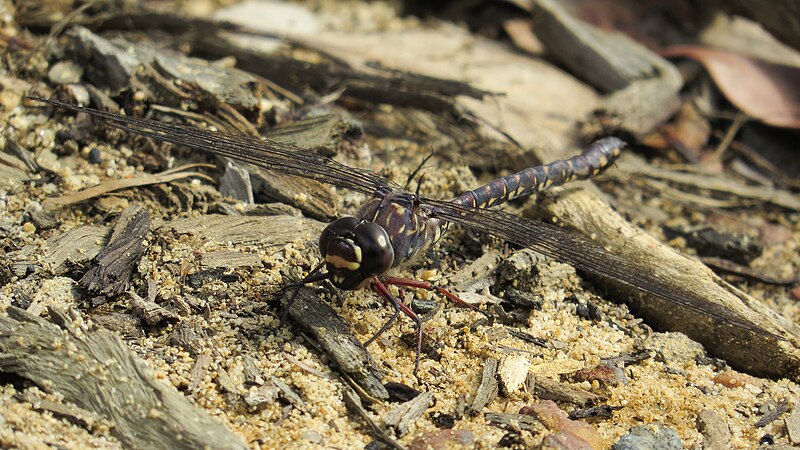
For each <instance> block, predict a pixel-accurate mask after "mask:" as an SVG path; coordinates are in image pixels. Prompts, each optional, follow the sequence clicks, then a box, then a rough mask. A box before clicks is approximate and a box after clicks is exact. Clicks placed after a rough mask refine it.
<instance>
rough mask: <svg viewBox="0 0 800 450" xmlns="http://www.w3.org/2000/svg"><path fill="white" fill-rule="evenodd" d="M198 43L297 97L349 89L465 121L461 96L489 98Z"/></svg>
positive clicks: (216, 42) (216, 41) (460, 88)
mask: <svg viewBox="0 0 800 450" xmlns="http://www.w3.org/2000/svg"><path fill="white" fill-rule="evenodd" d="M194 38H195V40H194V42H193V44H194V51H195V52H196V53H197V54H198V55H201V56H203V57H206V58H209V59H217V58H221V57H234V58H236V62H237V65H238V66H239V67H240V68H242V69H243V70H247V71H249V72H251V73H254V74H257V75H260V76H262V77H264V78H266V79H268V80H270V81H272V82H274V83H276V84H278V85H280V86H282V87H284V88H287V89H290V90H292V91H294V92H303V91H304V90H306V89H308V88H311V89H312V90H314V91H316V92H331V91H333V90H336V89H337V88H339V89H341V88H345V91H344V93H343V95H344V96H347V97H350V98H354V99H357V100H362V101H366V102H368V103H370V104H375V103H386V104H391V105H395V106H409V107H414V108H417V109H424V110H427V111H432V112H436V113H447V114H451V115H453V116H454V117H460V116H461V113H460V111H459V108H458V107H457V105H456V104H455V102H454V97H455V96H456V95H466V96H470V97H473V98H481V97H483V96H484V95H487V94H488V93H487V92H484V91H481V90H479V89H475V88H473V87H471V86H469V85H468V84H466V83H459V82H453V81H450V80H440V79H435V78H431V77H419V76H413V77H412V76H408V75H407V74H401V73H395V74H390V75H386V74H383V73H379V72H378V71H371V72H366V71H363V70H358V69H354V68H352V67H350V66H349V65H347V64H345V63H344V62H342V61H340V60H338V59H335V58H334V60H332V61H324V62H309V61H307V60H299V59H294V58H292V57H289V56H286V55H282V54H275V55H272V54H266V53H264V52H260V51H255V50H252V49H250V48H245V47H241V46H239V45H237V44H236V43H235V42H233V41H231V40H227V39H225V38H224V37H222V36H204V35H196V36H194ZM304 44H305V45H311V46H313V44H309V43H304ZM433 80H436V81H433ZM454 87H456V88H455V89H454Z"/></svg>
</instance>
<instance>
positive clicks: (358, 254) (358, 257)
mask: <svg viewBox="0 0 800 450" xmlns="http://www.w3.org/2000/svg"><path fill="white" fill-rule="evenodd" d="M353 252H354V253H355V256H356V262H357V263H359V264H360V263H361V247H353Z"/></svg>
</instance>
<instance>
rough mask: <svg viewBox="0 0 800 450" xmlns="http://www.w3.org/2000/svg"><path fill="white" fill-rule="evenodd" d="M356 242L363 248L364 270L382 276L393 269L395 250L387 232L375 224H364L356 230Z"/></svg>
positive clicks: (362, 264)
mask: <svg viewBox="0 0 800 450" xmlns="http://www.w3.org/2000/svg"><path fill="white" fill-rule="evenodd" d="M355 233H356V242H358V245H359V246H360V247H361V256H362V263H361V266H362V270H363V271H364V272H366V273H368V274H370V275H380V274H382V273H384V272H386V271H387V270H389V269H390V268H391V267H392V264H393V263H394V248H393V247H392V242H391V241H390V240H389V235H388V234H387V233H386V230H384V229H383V227H381V226H380V225H378V224H376V223H373V222H363V223H361V224H360V225H358V226H357V227H356V229H355Z"/></svg>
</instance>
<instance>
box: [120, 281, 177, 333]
mask: <svg viewBox="0 0 800 450" xmlns="http://www.w3.org/2000/svg"><path fill="white" fill-rule="evenodd" d="M157 288H158V285H157V284H156V281H155V280H147V298H146V299H145V298H142V297H140V296H139V294H137V293H136V292H135V291H134V290H133V289H130V290H129V291H128V295H130V297H131V309H132V310H133V313H134V314H135V315H136V316H137V317H139V318H140V319H142V320H143V321H144V323H146V324H147V325H150V326H155V325H159V324H161V323H163V322H175V321H177V320H178V315H177V314H175V313H173V312H172V311H168V310H167V309H165V308H164V307H162V306H160V305H158V304H157V303H156V301H155V300H156V295H158V289H157Z"/></svg>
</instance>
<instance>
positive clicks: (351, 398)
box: [343, 388, 403, 450]
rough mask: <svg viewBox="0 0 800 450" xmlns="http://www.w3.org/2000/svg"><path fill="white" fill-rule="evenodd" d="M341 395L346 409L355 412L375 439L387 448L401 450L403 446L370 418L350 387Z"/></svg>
mask: <svg viewBox="0 0 800 450" xmlns="http://www.w3.org/2000/svg"><path fill="white" fill-rule="evenodd" d="M343 396H344V404H345V406H347V409H348V410H349V411H350V412H351V413H353V414H355V415H356V416H357V418H358V419H359V420H360V421H361V422H363V423H364V424H365V425H366V426H367V428H369V432H370V434H371V435H372V436H373V437H374V438H375V439H377V440H378V441H380V442H382V443H383V444H385V445H386V446H388V447H389V448H392V449H395V450H403V446H402V445H400V443H399V442H397V441H396V440H394V439H392V438H391V437H390V436H389V435H387V434H386V432H385V431H384V430H383V428H382V427H381V426H380V425H378V424H377V423H376V422H375V421H374V420H372V417H371V416H370V414H369V412H367V410H366V409H364V407H363V406H362V405H361V399H360V398H359V397H358V395H357V394H356V393H355V392H354V391H353V390H352V389H348V388H345V389H344V392H343Z"/></svg>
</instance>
